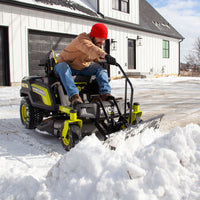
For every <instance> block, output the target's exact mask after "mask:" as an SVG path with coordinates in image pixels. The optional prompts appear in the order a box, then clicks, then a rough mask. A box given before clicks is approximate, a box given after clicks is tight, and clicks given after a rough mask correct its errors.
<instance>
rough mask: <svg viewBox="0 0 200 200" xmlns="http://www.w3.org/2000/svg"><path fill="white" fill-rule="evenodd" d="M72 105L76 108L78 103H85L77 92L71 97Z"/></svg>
mask: <svg viewBox="0 0 200 200" xmlns="http://www.w3.org/2000/svg"><path fill="white" fill-rule="evenodd" d="M71 102H72V107H73V108H75V107H76V106H77V105H78V104H81V103H83V101H82V99H81V97H80V96H79V95H78V94H75V95H73V96H72V97H71Z"/></svg>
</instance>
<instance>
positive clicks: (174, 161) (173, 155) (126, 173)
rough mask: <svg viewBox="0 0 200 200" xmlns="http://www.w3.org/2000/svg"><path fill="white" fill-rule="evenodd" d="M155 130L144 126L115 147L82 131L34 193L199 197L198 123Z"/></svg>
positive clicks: (154, 199) (48, 195)
mask: <svg viewBox="0 0 200 200" xmlns="http://www.w3.org/2000/svg"><path fill="white" fill-rule="evenodd" d="M148 134H150V135H151V141H153V140H154V139H155V140H154V142H152V143H151V142H148V141H147V140H146V138H148V137H147V136H148ZM158 134H161V133H156V132H153V131H152V130H147V131H146V132H144V133H143V134H142V136H136V138H134V139H133V138H129V139H128V140H127V141H125V142H123V141H121V142H120V143H119V145H118V146H117V149H116V150H115V151H112V150H110V149H109V148H106V147H105V146H104V145H102V143H101V142H100V141H99V140H98V139H97V138H96V137H95V136H94V135H92V136H90V137H86V138H85V139H84V140H83V141H82V142H81V143H79V144H78V145H77V146H76V147H75V148H74V149H72V150H71V151H70V152H68V153H66V154H65V155H64V156H63V157H62V158H61V159H60V160H59V161H58V162H57V163H56V164H55V165H54V166H53V167H52V169H51V170H50V171H49V172H48V175H47V177H46V180H45V182H44V183H43V184H42V185H41V187H40V190H39V191H38V193H37V198H36V199H68V200H70V199H82V200H87V199H92V200H93V199H94V200H97V199H99V200H102V199H126V200H128V199H137V200H140V199H141V200H146V199H149V200H150V199H151V200H158V199H159V200H169V199H170V200H179V199H187V200H189V199H190V200H195V199H196V200H197V199H199V198H200V188H199V185H200V175H199V174H200V127H199V126H198V125H192V124H190V125H187V126H186V127H185V128H179V127H177V128H175V129H173V130H172V131H171V132H169V133H168V134H165V135H163V136H161V135H160V137H158ZM149 138H150V137H149ZM135 144H137V146H138V147H139V146H140V145H141V147H142V148H134V145H135Z"/></svg>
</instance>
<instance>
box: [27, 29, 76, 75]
mask: <svg viewBox="0 0 200 200" xmlns="http://www.w3.org/2000/svg"><path fill="white" fill-rule="evenodd" d="M75 37H76V36H74V35H67V34H57V33H50V32H42V31H34V30H29V48H28V49H29V75H30V76H36V75H37V76H38V75H39V76H43V75H44V74H45V71H44V67H41V66H38V65H39V63H40V60H43V59H44V58H45V57H46V55H47V53H48V52H49V51H50V50H51V49H54V50H55V51H56V52H61V50H62V49H64V48H65V47H66V46H67V45H68V44H69V43H70V42H71V41H72V40H73V38H75Z"/></svg>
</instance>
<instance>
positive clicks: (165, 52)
mask: <svg viewBox="0 0 200 200" xmlns="http://www.w3.org/2000/svg"><path fill="white" fill-rule="evenodd" d="M166 44H167V45H166ZM169 50H170V43H169V40H163V42H162V57H163V58H169V57H170V51H169Z"/></svg>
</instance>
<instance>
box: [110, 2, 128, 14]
mask: <svg viewBox="0 0 200 200" xmlns="http://www.w3.org/2000/svg"><path fill="white" fill-rule="evenodd" d="M113 1H114V3H115V5H118V8H117V7H114V6H113ZM124 2H125V3H127V11H124V10H122V3H124ZM129 4H130V1H129V0H112V9H113V10H117V11H120V12H124V13H129V11H130V9H129V8H130V6H129Z"/></svg>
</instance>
